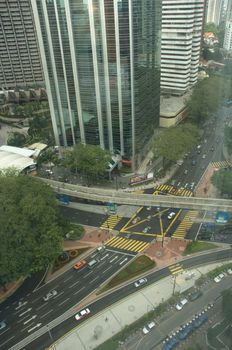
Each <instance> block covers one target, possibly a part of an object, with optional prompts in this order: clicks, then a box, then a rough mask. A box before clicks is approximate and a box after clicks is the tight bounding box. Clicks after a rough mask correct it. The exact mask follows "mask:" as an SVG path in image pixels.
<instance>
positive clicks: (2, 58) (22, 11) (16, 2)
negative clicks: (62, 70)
mask: <svg viewBox="0 0 232 350" xmlns="http://www.w3.org/2000/svg"><path fill="white" fill-rule="evenodd" d="M43 84H44V81H43V74H42V66H41V61H40V55H39V51H38V45H37V38H36V31H35V26H34V19H33V14H32V10H31V1H30V0H1V1H0V89H6V90H10V89H14V88H16V87H20V88H25V87H35V86H38V85H39V86H40V85H43Z"/></svg>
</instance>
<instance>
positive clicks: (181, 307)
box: [176, 298, 188, 311]
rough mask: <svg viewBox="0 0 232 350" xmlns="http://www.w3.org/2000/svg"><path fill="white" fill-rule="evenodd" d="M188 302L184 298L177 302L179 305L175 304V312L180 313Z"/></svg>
mask: <svg viewBox="0 0 232 350" xmlns="http://www.w3.org/2000/svg"><path fill="white" fill-rule="evenodd" d="M187 302H188V299H186V298H184V299H181V300H180V301H179V303H177V304H176V310H178V311H180V310H182V309H183V307H184V305H186V304H187Z"/></svg>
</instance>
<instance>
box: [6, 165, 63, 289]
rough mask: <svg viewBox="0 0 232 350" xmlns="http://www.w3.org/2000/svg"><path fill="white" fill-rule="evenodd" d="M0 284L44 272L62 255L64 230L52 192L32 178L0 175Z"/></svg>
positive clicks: (45, 185)
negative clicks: (40, 271) (43, 270)
mask: <svg viewBox="0 0 232 350" xmlns="http://www.w3.org/2000/svg"><path fill="white" fill-rule="evenodd" d="M0 176H1V178H0V180H1V181H0V202H1V206H0V241H1V245H0V256H1V264H0V282H1V283H2V284H5V283H7V282H9V281H12V280H14V279H16V278H19V277H20V276H27V275H30V274H31V273H33V272H36V271H39V270H42V269H44V268H45V267H46V266H47V265H48V264H49V263H50V262H52V261H53V260H54V258H56V257H57V255H58V254H59V253H60V252H61V251H62V245H61V243H62V239H63V238H62V237H63V234H64V232H63V229H62V228H61V226H60V225H59V220H60V216H59V212H58V208H57V201H56V198H55V195H54V193H53V191H52V190H51V188H50V187H49V186H48V185H47V184H45V183H43V182H40V181H38V180H36V179H34V178H31V177H26V176H14V175H13V173H12V175H11V174H10V173H9V172H8V173H7V174H6V173H1V174H0Z"/></svg>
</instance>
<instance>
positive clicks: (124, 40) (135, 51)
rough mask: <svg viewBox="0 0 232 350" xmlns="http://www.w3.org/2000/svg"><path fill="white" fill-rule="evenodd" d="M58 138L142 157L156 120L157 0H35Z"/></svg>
mask: <svg viewBox="0 0 232 350" xmlns="http://www.w3.org/2000/svg"><path fill="white" fill-rule="evenodd" d="M32 8H33V12H34V18H35V23H36V28H37V32H38V38H39V45H40V50H41V55H42V62H43V69H44V74H45V82H46V89H47V93H48V99H49V104H50V109H51V115H52V122H53V129H54V134H55V139H56V143H57V145H59V144H60V145H64V146H67V145H73V144H75V143H76V142H83V143H90V144H96V145H100V146H101V147H102V148H103V149H109V150H110V151H111V152H112V153H114V152H116V151H119V152H120V153H121V155H125V156H127V157H128V158H130V159H132V160H133V161H134V164H137V163H139V162H140V160H141V157H142V152H143V149H144V146H145V144H146V143H147V142H148V141H149V139H150V138H151V136H152V135H153V132H154V129H155V127H156V126H158V122H159V99H160V96H159V95H160V93H159V84H160V59H159V58H160V56H159V55H160V18H161V4H160V0H155V1H154V0H146V1H144V0H133V1H131V0H32Z"/></svg>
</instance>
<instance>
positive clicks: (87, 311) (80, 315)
mask: <svg viewBox="0 0 232 350" xmlns="http://www.w3.org/2000/svg"><path fill="white" fill-rule="evenodd" d="M89 314H90V309H89V308H86V309H83V310H81V311H80V312H78V314H76V315H75V319H76V320H77V321H79V320H80V319H82V318H83V317H86V316H88V315H89Z"/></svg>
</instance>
